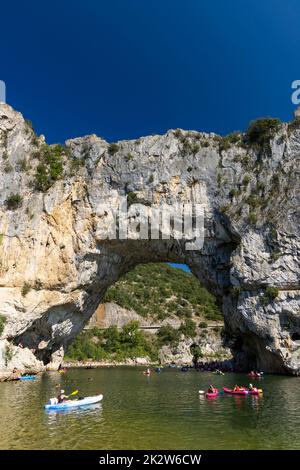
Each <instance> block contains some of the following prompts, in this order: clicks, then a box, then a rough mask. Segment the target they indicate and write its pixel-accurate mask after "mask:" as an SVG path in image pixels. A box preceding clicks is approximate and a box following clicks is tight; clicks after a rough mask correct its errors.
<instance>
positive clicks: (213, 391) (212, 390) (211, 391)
mask: <svg viewBox="0 0 300 470" xmlns="http://www.w3.org/2000/svg"><path fill="white" fill-rule="evenodd" d="M207 391H208V393H215V389H214V387H213V386H212V385H210V386H209V387H208V390H207Z"/></svg>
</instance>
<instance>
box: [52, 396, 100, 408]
mask: <svg viewBox="0 0 300 470" xmlns="http://www.w3.org/2000/svg"><path fill="white" fill-rule="evenodd" d="M102 398H103V395H96V396H94V397H85V398H81V399H79V400H67V401H63V402H62V403H55V401H56V399H55V398H51V399H50V401H49V403H47V404H46V405H45V410H69V409H71V408H78V407H80V406H87V405H93V404H94V403H99V401H101V400H102Z"/></svg>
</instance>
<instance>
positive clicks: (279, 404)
mask: <svg viewBox="0 0 300 470" xmlns="http://www.w3.org/2000/svg"><path fill="white" fill-rule="evenodd" d="M252 382H253V381H252ZM58 383H60V384H61V386H62V387H63V388H64V389H65V391H66V393H70V392H72V391H73V390H75V389H77V388H78V389H79V390H80V395H85V396H90V395H96V394H98V393H103V395H104V398H103V401H102V403H101V404H100V405H94V406H92V407H90V408H87V409H78V410H73V411H65V412H60V413H57V412H48V413H47V412H45V411H44V409H43V405H44V404H45V403H46V402H47V401H48V399H49V397H51V396H54V394H55V385H56V384H58ZM210 383H212V384H213V385H215V386H217V387H222V386H229V387H231V386H233V385H235V384H236V383H238V384H244V385H247V384H248V383H249V379H248V377H247V376H246V375H245V374H244V375H242V374H226V375H225V376H224V377H223V376H213V375H212V374H210V373H201V372H196V371H194V370H190V371H188V372H186V373H184V372H181V371H180V370H179V369H163V371H162V373H161V374H157V373H155V372H153V374H152V375H151V376H150V377H145V376H144V375H143V374H142V369H140V368H134V367H115V368H103V369H94V370H85V369H73V370H69V371H68V372H67V373H66V374H59V373H57V372H52V373H45V374H43V375H40V376H39V377H38V378H37V380H35V381H32V382H7V383H1V384H0V416H1V420H0V448H1V449H199V450H202V449H300V395H299V384H300V378H293V377H280V376H265V377H264V378H263V379H261V380H260V382H259V386H260V387H261V388H263V389H264V394H263V396H262V397H254V396H252V397H250V396H249V397H233V396H230V395H222V394H221V395H220V396H219V397H217V398H216V399H213V400H207V399H205V397H203V396H199V393H198V391H199V390H201V389H205V388H207V386H208V385H209V384H210Z"/></svg>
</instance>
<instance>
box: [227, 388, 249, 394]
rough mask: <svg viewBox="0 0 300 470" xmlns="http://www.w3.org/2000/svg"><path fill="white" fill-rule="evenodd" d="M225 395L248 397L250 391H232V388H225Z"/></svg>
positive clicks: (242, 389) (243, 389)
mask: <svg viewBox="0 0 300 470" xmlns="http://www.w3.org/2000/svg"><path fill="white" fill-rule="evenodd" d="M223 390H224V392H225V393H230V394H231V395H248V393H249V392H248V390H246V389H245V388H241V389H240V390H232V389H230V388H226V387H223Z"/></svg>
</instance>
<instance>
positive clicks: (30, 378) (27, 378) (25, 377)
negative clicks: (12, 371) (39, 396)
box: [18, 375, 36, 380]
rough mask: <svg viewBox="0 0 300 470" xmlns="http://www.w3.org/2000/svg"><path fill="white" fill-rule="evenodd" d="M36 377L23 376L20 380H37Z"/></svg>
mask: <svg viewBox="0 0 300 470" xmlns="http://www.w3.org/2000/svg"><path fill="white" fill-rule="evenodd" d="M35 379H36V375H23V377H19V378H18V380H35Z"/></svg>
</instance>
